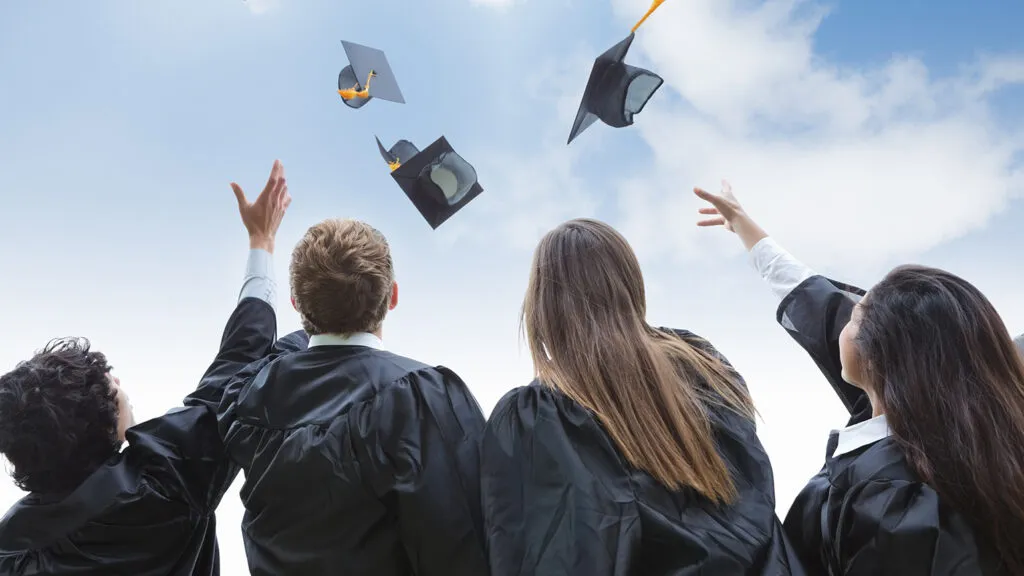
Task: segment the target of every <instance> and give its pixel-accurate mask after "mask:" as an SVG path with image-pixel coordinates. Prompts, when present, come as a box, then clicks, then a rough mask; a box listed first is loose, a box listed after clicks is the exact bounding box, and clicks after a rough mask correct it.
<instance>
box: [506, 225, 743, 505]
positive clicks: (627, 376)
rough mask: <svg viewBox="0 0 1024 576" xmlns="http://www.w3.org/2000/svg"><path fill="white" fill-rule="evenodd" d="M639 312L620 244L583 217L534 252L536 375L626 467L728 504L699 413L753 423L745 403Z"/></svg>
mask: <svg viewBox="0 0 1024 576" xmlns="http://www.w3.org/2000/svg"><path fill="white" fill-rule="evenodd" d="M646 306H647V304H646V300H645V293H644V283H643V276H642V274H641V272H640V264H639V262H638V261H637V258H636V256H635V254H634V253H633V250H632V249H631V248H630V246H629V244H628V243H627V242H626V240H625V238H623V237H622V236H621V235H620V234H619V233H618V232H616V231H615V230H614V229H613V228H612V227H610V226H608V225H607V224H604V223H602V222H598V221H596V220H590V219H577V220H571V221H569V222H566V223H564V224H562V225H561V226H559V227H558V228H555V229H554V230H552V231H551V232H549V233H548V234H547V235H546V236H544V238H543V239H542V240H541V241H540V244H539V245H538V246H537V250H536V252H535V254H534V260H533V267H532V270H531V273H530V282H529V287H528V288H527V293H526V298H525V301H524V304H523V323H524V325H525V328H526V332H527V337H528V339H529V343H530V350H531V353H532V356H533V362H534V366H535V368H536V371H537V375H538V377H539V378H540V380H541V381H542V382H544V383H545V384H546V385H548V386H551V387H553V388H555V389H557V390H560V391H561V392H562V393H564V394H566V395H567V396H569V397H570V398H572V399H573V400H575V401H576V402H578V403H580V404H581V405H583V406H584V407H585V408H587V409H589V410H591V411H592V412H594V414H595V415H596V417H597V418H598V419H599V420H600V421H601V423H602V425H603V426H604V428H605V429H606V430H607V431H608V433H609V435H610V436H611V437H612V439H613V440H614V441H615V443H616V445H617V446H618V448H619V449H620V450H621V452H622V454H623V455H624V456H625V458H626V459H627V460H628V461H629V462H630V464H631V465H632V466H634V467H636V468H638V469H640V470H644V471H646V472H648V473H649V474H651V475H652V476H653V477H655V478H657V479H658V480H659V481H660V482H661V483H662V484H664V485H665V486H667V487H669V488H672V489H679V488H682V487H690V488H693V489H694V490H696V491H697V492H699V493H700V494H702V495H704V496H705V497H707V498H709V499H711V500H714V501H717V502H729V501H731V500H732V499H733V498H734V497H735V487H734V485H733V482H732V478H731V477H730V475H729V472H728V468H727V467H726V465H725V463H724V461H723V460H722V458H721V456H720V455H719V454H718V451H717V449H716V446H715V441H714V438H713V435H712V429H711V424H710V420H709V416H708V413H707V407H708V404H709V403H715V404H724V405H725V406H726V407H728V408H731V409H734V410H736V411H738V412H740V413H741V414H743V415H745V416H747V417H750V418H752V417H753V405H752V403H751V401H750V398H749V396H748V395H747V393H746V391H745V389H744V388H743V387H742V386H740V385H739V382H738V381H737V378H736V376H735V375H734V374H733V373H732V372H731V371H730V370H729V368H728V367H726V366H725V365H724V363H723V362H722V361H721V360H719V359H718V358H716V357H715V356H713V355H712V354H710V353H708V352H705V351H702V350H700V349H697V348H694V347H692V346H690V345H689V344H688V343H686V342H684V341H683V340H681V339H679V338H676V337H675V336H674V335H668V334H665V333H663V332H661V331H658V330H655V329H653V328H651V327H650V326H649V325H648V324H647V322H646V312H647V311H646Z"/></svg>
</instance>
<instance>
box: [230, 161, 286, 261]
mask: <svg viewBox="0 0 1024 576" xmlns="http://www.w3.org/2000/svg"><path fill="white" fill-rule="evenodd" d="M231 189H232V190H234V192H235V199H236V200H238V213H239V215H240V216H241V217H242V223H243V224H244V225H245V229H246V230H248V231H249V238H250V239H251V240H252V241H253V242H254V243H257V242H258V243H260V244H261V245H266V244H269V246H270V248H272V247H273V242H274V238H275V237H276V236H277V229H278V228H279V227H280V226H281V220H283V219H284V214H285V212H286V211H287V210H288V206H289V205H290V204H291V203H292V197H291V195H290V194H288V183H287V181H286V180H285V177H284V166H282V165H281V161H280V160H275V161H274V167H273V168H272V169H271V170H270V178H269V179H268V180H267V185H266V186H264V188H263V191H262V192H260V195H259V196H257V197H256V201H255V202H249V201H248V200H247V199H246V197H245V192H243V191H242V187H241V186H239V185H238V184H236V183H234V182H232V183H231ZM263 247H266V246H263Z"/></svg>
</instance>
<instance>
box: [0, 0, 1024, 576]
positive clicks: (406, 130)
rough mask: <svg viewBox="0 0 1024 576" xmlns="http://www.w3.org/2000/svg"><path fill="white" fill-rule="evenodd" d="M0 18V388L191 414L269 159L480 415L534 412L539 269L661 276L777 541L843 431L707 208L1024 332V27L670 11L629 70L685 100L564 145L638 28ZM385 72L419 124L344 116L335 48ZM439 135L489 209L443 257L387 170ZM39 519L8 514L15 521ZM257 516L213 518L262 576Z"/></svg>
mask: <svg viewBox="0 0 1024 576" xmlns="http://www.w3.org/2000/svg"><path fill="white" fill-rule="evenodd" d="M57 6H58V4H57V3H53V2H28V1H14V2H5V3H2V4H0V173H2V174H3V175H4V182H3V186H4V190H5V192H4V200H5V202H4V211H3V214H6V215H7V217H6V218H4V226H3V227H2V228H0V246H4V249H3V251H2V252H0V275H2V277H3V278H4V279H5V282H3V283H2V284H0V302H3V303H4V304H3V306H2V307H0V310H2V313H0V314H2V315H0V318H2V319H3V320H4V326H5V327H6V330H5V331H4V335H3V336H0V369H4V370H6V369H8V368H9V367H12V366H13V365H14V363H15V362H17V361H18V360H20V359H23V358H25V357H27V356H28V355H29V354H31V352H32V351H33V350H35V349H37V348H39V347H41V346H42V345H43V344H44V343H45V342H46V340H48V339H49V338H51V337H55V336H61V335H69V334H73V335H85V336H88V337H90V338H91V339H93V340H94V342H95V343H96V346H97V347H98V348H100V349H102V350H104V351H105V352H106V353H107V354H108V356H110V358H111V361H112V363H113V365H114V366H115V368H116V370H117V372H118V374H119V376H120V378H121V380H122V382H123V383H124V385H125V386H126V387H127V389H128V390H129V392H130V393H131V395H132V398H133V401H134V403H135V406H136V411H137V415H138V416H139V417H140V419H141V418H147V417H152V416H156V415H158V414H160V413H161V412H163V411H164V410H166V409H167V408H169V407H171V406H172V405H174V404H175V403H177V402H180V399H181V397H182V396H184V395H185V394H187V393H188V391H189V389H190V387H192V386H194V385H195V382H196V379H197V378H198V376H199V375H200V374H201V372H202V371H203V369H204V364H205V363H206V362H208V360H209V358H210V357H211V356H212V354H213V352H214V350H215V347H216V343H217V341H218V338H219V335H220V330H221V323H222V322H223V321H224V319H225V318H226V317H227V315H228V314H229V312H230V309H231V307H232V303H233V301H234V299H235V297H236V296H237V290H238V287H239V282H240V280H241V275H242V271H243V268H244V260H245V251H246V242H245V234H244V232H243V229H242V227H241V225H240V223H238V220H237V213H236V207H235V203H234V199H233V196H232V195H231V191H230V188H229V187H228V183H229V182H230V181H232V180H236V181H238V182H239V183H241V184H242V186H243V187H244V188H245V189H246V191H247V192H249V194H250V195H254V194H256V193H257V192H258V190H259V187H260V185H262V183H263V182H264V181H265V178H266V175H267V173H268V172H269V169H270V166H271V164H272V162H273V160H274V159H275V158H280V159H281V160H282V161H283V162H284V164H285V167H286V170H287V175H288V180H289V188H290V190H291V193H292V196H293V198H294V202H293V204H292V207H291V209H290V212H289V214H288V216H287V218H286V220H285V223H284V225H283V226H282V230H281V233H280V237H279V243H278V250H277V254H276V258H275V262H276V265H277V272H278V279H279V280H278V282H279V291H280V301H279V303H278V304H279V306H278V308H279V312H280V314H279V316H280V323H281V330H282V331H284V330H292V329H295V328H297V327H298V319H297V318H296V316H295V314H294V312H293V311H292V310H291V309H290V307H289V306H288V304H287V276H286V272H287V262H288V254H289V252H290V249H291V247H292V246H293V245H294V243H295V242H296V241H297V240H298V238H299V237H300V236H301V234H302V232H303V231H304V230H305V228H306V227H308V226H309V225H311V224H313V223H315V222H316V221H318V220H320V219H323V218H327V217H334V216H351V217H357V218H362V219H366V220H368V221H370V222H371V223H373V224H374V225H375V226H377V227H378V228H380V229H381V230H382V231H384V232H385V233H386V234H387V235H388V237H389V239H390V240H391V243H392V245H393V251H394V255H395V258H396V263H397V268H398V274H399V282H400V286H401V297H400V304H399V307H398V308H397V309H396V310H395V311H394V312H393V313H392V315H391V316H390V317H389V320H388V322H387V324H386V327H385V342H386V344H387V345H388V347H390V348H392V349H394V350H396V351H398V352H400V353H405V354H409V355H412V356H415V357H418V358H420V359H423V360H425V361H427V362H431V363H437V364H445V365H448V366H450V367H452V368H453V369H455V370H456V371H458V372H459V373H460V374H462V375H463V376H464V378H465V379H466V380H467V382H468V383H469V384H470V386H471V388H473V390H474V392H475V393H476V395H477V397H478V398H479V399H480V402H481V404H482V405H483V406H484V409H485V410H486V411H489V410H490V409H491V407H492V406H493V404H494V402H496V401H497V399H498V398H500V396H501V395H502V394H503V393H504V392H505V391H507V390H508V389H510V388H512V387H514V386H518V385H522V384H525V383H527V382H528V381H529V378H530V375H531V367H530V364H529V360H528V355H527V353H526V350H525V349H523V348H522V347H520V345H519V334H518V332H517V327H518V325H517V320H518V317H517V315H518V310H519V304H520V300H521V297H522V292H523V289H524V287H525V283H526V278H527V272H528V265H529V260H530V255H531V250H532V247H533V245H534V244H535V243H536V241H537V239H538V238H539V236H540V234H542V233H543V232H544V231H545V230H546V229H548V228H550V227H551V226H553V225H555V224H557V223H558V222H560V221H561V220H564V219H567V218H571V217H575V216H597V217H599V218H602V219H606V220H607V221H609V222H611V223H613V224H614V225H616V226H618V227H619V228H620V229H621V230H622V231H623V232H624V233H626V234H627V236H628V238H629V239H630V241H631V242H632V243H633V245H634V247H635V248H636V250H637V252H638V254H639V255H640V257H641V258H642V260H643V263H644V270H645V280H646V282H647V286H648V290H649V308H650V321H651V322H652V323H654V324H659V325H670V326H675V327H681V328H689V329H691V330H694V331H695V332H697V333H700V334H703V335H705V336H707V337H709V338H710V339H711V340H712V341H713V342H714V343H715V344H716V345H717V346H718V347H719V348H720V349H721V350H722V352H723V353H725V354H726V355H727V356H728V357H729V358H730V360H732V361H733V363H734V364H736V365H737V366H738V367H739V368H740V370H741V371H742V372H743V374H744V375H745V377H746V379H747V381H748V383H749V385H750V387H751V390H752V391H753V393H754V396H755V400H756V401H757V402H758V404H759V407H760V410H761V413H762V415H763V417H764V421H763V422H762V423H761V426H760V429H761V433H762V439H763V441H764V443H765V444H766V446H767V447H768V449H769V451H770V454H771V456H772V460H773V462H774V465H775V474H776V481H777V484H776V488H777V492H778V497H779V504H780V513H784V511H785V509H786V508H787V507H788V505H789V502H790V501H791V500H792V497H793V496H794V495H795V493H796V491H797V490H799V488H800V487H801V486H802V485H803V483H804V481H805V480H806V479H807V478H808V477H809V476H810V475H812V474H813V473H814V472H815V471H816V470H817V468H818V467H819V466H820V458H821V454H822V452H823V450H824V445H825V439H826V436H827V433H828V430H829V429H830V428H833V427H837V426H840V425H841V424H842V423H843V420H844V417H843V413H842V409H841V406H840V405H839V403H838V402H837V401H836V400H835V399H834V398H833V397H832V394H831V392H830V391H829V390H828V389H827V387H826V386H825V383H824V381H823V380H822V379H821V378H820V377H818V376H817V374H816V372H815V369H814V367H813V365H812V364H811V363H810V361H809V360H807V359H806V358H804V357H803V356H802V354H801V353H800V352H799V350H797V349H796V347H795V345H793V344H792V343H790V342H789V341H788V340H786V336H785V334H784V333H783V332H782V330H781V328H778V327H777V326H776V325H775V324H774V320H773V319H774V307H775V302H774V300H773V297H772V295H771V294H770V292H769V291H768V290H767V288H766V287H764V286H763V285H762V282H761V280H760V279H759V278H757V276H756V274H754V273H753V272H752V271H751V269H750V267H749V265H748V264H747V263H746V261H745V259H744V255H743V254H742V251H741V249H740V247H739V245H738V242H736V240H735V239H734V238H733V237H731V236H730V235H729V234H727V233H725V232H722V231H721V230H699V229H697V228H696V227H695V226H694V221H695V220H696V217H697V215H696V208H697V207H698V204H697V202H696V200H695V199H694V198H692V194H690V192H689V190H690V189H691V188H692V187H693V186H694V185H700V186H704V187H709V188H711V189H715V188H717V184H718V182H719V180H720V179H721V178H723V177H726V178H729V179H730V180H731V181H732V182H733V186H734V189H735V191H736V194H737V195H738V196H739V198H740V200H742V201H744V203H745V204H746V205H747V207H748V210H749V211H750V212H751V213H752V214H753V215H754V216H755V217H756V218H758V219H759V220H760V221H761V222H762V224H764V226H765V227H766V228H767V229H768V231H769V232H771V233H772V234H773V235H775V236H776V237H777V238H778V239H779V240H780V241H781V242H783V244H784V245H786V246H787V247H788V248H790V249H791V251H793V252H794V253H795V254H796V255H797V256H799V257H802V258H803V259H804V260H805V261H807V262H808V263H809V264H811V265H812V266H814V267H817V268H819V269H820V270H822V271H823V272H826V273H829V274H832V275H835V276H837V277H839V278H841V279H844V280H847V281H852V282H855V283H859V284H862V285H865V286H867V285H870V284H871V283H873V282H874V281H876V280H877V279H878V278H879V277H880V276H881V275H882V274H883V273H884V272H885V271H886V270H887V269H888V268H889V267H891V266H893V265H895V264H898V263H902V262H908V261H915V262H922V263H927V264H932V265H938V266H942V267H945V268H948V269H950V270H953V271H955V272H958V273H960V274H963V275H964V276H965V277H967V278H968V279H970V280H971V281H973V282H975V283H976V284H977V285H978V286H980V287H981V288H982V289H983V290H985V292H986V293H987V294H988V295H989V296H990V298H991V299H992V300H993V302H995V304H996V306H997V308H999V310H1000V312H1001V313H1002V314H1003V315H1004V318H1005V320H1006V323H1007V325H1008V326H1009V328H1010V330H1011V331H1013V332H1014V333H1019V332H1022V331H1024V302H1021V301H1020V288H1019V286H1020V284H1021V283H1022V282H1024V271H1022V267H1021V266H1020V257H1019V247H1020V246H1022V245H1024V232H1022V230H1021V228H1020V227H1019V222H1021V221H1022V219H1024V202H1022V201H1021V199H1020V198H1021V193H1022V191H1024V172H1022V163H1021V160H1022V158H1024V154H1022V152H1024V108H1022V107H1021V106H1020V104H1019V102H1020V101H1021V100H1020V97H1021V95H1022V94H1024V91H1022V89H1021V86H1020V84H1021V83H1022V82H1024V42H1022V41H1021V40H1020V39H1019V27H1018V26H1016V25H1015V23H1017V22H1020V21H1021V20H1022V19H1024V5H1021V4H1020V3H1019V2H1014V1H1011V0H998V1H997V0H989V1H980V0H979V1H977V2H965V1H961V2H952V1H930V2H924V1H907V2H884V1H882V0H856V1H854V0H844V1H833V2H829V3H820V2H811V1H795V0H777V1H772V2H767V3H762V2H755V1H753V0H743V1H740V0H728V1H722V0H668V1H667V2H666V3H665V4H664V5H663V6H662V8H660V9H659V11H658V13H656V15H655V16H654V17H652V18H651V19H650V20H649V21H648V23H647V24H645V26H644V27H643V28H642V29H641V30H640V32H639V34H638V37H637V40H636V43H635V44H634V45H633V48H632V51H631V53H630V56H629V58H628V60H629V61H630V62H631V63H635V64H637V65H641V66H649V67H651V68H652V69H654V70H656V71H657V72H658V73H660V74H662V75H663V76H664V77H665V79H666V84H665V86H664V87H663V88H662V89H661V90H660V91H659V92H658V94H657V95H656V96H655V98H654V99H653V100H652V101H651V103H650V104H649V105H648V107H647V108H646V109H645V110H644V112H643V113H641V114H640V115H639V116H637V124H636V125H635V126H634V127H631V128H627V129H622V130H613V129H611V128H607V127H605V126H603V125H601V124H596V125H594V126H593V127H592V128H591V129H590V130H588V131H587V132H586V133H585V134H584V135H583V136H581V137H580V138H579V139H578V140H577V141H576V142H574V143H573V146H572V147H566V146H565V140H566V138H567V136H568V131H569V127H570V125H571V122H572V117H573V115H574V114H575V111H576V106H577V104H578V100H579V96H580V94H581V93H582V89H583V86H584V84H585V82H586V78H587V75H588V74H589V71H590V65H591V62H592V60H593V58H594V57H595V56H597V55H598V54H600V53H601V52H603V51H604V50H605V49H606V48H608V47H610V46H611V45H613V44H614V43H616V42H617V41H618V40H620V39H621V38H622V37H624V36H625V34H626V33H627V32H628V30H629V27H630V26H631V25H632V23H633V22H634V21H635V20H636V19H637V18H638V17H639V16H640V15H641V14H642V13H643V12H644V10H646V8H647V0H611V1H608V0H601V1H599V2H595V1H593V0H591V1H587V2H584V1H583V0H544V1H541V0H513V1H511V2H508V1H506V2H501V0H489V1H488V3H486V4H480V3H474V2H473V0H437V1H433V2H429V3H428V2H414V1H412V0H394V1H392V2H364V3H356V2H351V1H348V0H346V1H343V2H336V1H334V2H332V1H328V0H292V1H291V2H283V1H274V0H249V2H248V3H246V2H243V1H242V0H188V1H181V0H178V1H168V0H154V1H150V2H145V3H142V2H134V3H130V2H126V1H121V2H115V1H108V0H94V1H92V2H88V3H61V4H60V5H59V6H60V7H59V9H58V8H57ZM342 39H346V40H351V41H354V42H357V43H361V44H367V45H372V46H374V47H378V48H381V49H383V50H385V51H386V52H387V53H388V55H389V58H390V60H391V64H392V67H393V69H394V70H395V73H396V75H397V77H398V80H399V82H400V84H401V86H402V89H403V92H404V94H405V97H406V100H407V104H405V105H397V104H393V103H390V102H383V101H375V102H372V103H371V104H369V105H368V106H366V107H365V108H363V109H361V110H359V111H354V110H350V109H348V108H347V107H345V106H344V105H343V104H342V103H341V102H340V101H339V99H338V96H337V93H336V92H335V89H336V81H337V74H338V71H339V70H340V68H341V67H343V66H344V65H345V63H346V62H345V54H344V51H343V50H342V47H341V43H340V40H342ZM442 134H443V135H445V136H447V137H448V139H449V141H450V142H451V143H452V144H453V146H454V147H455V149H456V150H457V151H458V152H460V153H461V154H462V155H463V156H464V157H465V158H467V159H468V160H469V161H470V162H473V163H474V164H475V165H476V166H477V169H478V172H479V175H480V180H481V183H482V184H483V186H484V188H485V192H484V194H483V195H482V196H480V197H479V198H478V199H477V200H475V201H474V202H473V203H472V204H470V205H469V207H467V208H466V209H465V210H464V211H463V212H461V213H460V214H458V215H457V216H456V217H454V218H453V219H452V220H450V221H449V222H448V223H446V224H445V225H444V226H442V227H441V228H440V229H439V230H437V231H432V230H431V229H430V228H429V226H427V225H426V223H425V222H423V221H422V219H421V218H420V216H419V214H418V213H417V212H416V211H415V209H414V208H413V207H412V205H411V204H409V203H408V201H407V200H406V199H405V197H404V195H403V194H402V193H401V191H400V190H399V188H398V187H397V186H396V185H395V184H394V183H393V182H392V180H391V179H390V177H389V175H388V170H387V167H386V165H384V164H383V162H382V161H381V159H380V157H379V155H378V153H377V151H376V147H375V144H374V141H373V137H374V135H378V136H380V138H381V140H382V141H384V142H386V143H391V142H394V141H396V140H398V139H400V138H407V139H411V140H412V141H414V142H415V143H417V144H418V145H419V146H420V147H425V146H426V145H427V144H429V143H430V142H432V141H433V140H434V139H435V138H437V137H439V136H441V135H442ZM18 497H20V493H19V492H18V491H17V490H16V489H14V488H13V486H11V485H9V484H4V485H3V487H0V503H13V502H14V501H15V500H16V499H17V498H18ZM240 515H241V506H240V504H239V502H238V497H237V492H236V491H234V490H233V491H232V492H230V493H229V494H228V496H227V497H226V498H225V501H224V504H223V506H222V508H221V511H220V513H219V516H220V533H221V535H222V540H223V546H224V552H223V554H224V560H225V566H226V569H225V573H226V574H242V573H244V568H243V567H244V559H243V557H242V549H241V545H240V538H239V531H238V522H239V520H240Z"/></svg>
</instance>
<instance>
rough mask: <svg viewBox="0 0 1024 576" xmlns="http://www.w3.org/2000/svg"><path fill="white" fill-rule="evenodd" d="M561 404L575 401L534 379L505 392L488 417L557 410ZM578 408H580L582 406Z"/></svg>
mask: <svg viewBox="0 0 1024 576" xmlns="http://www.w3.org/2000/svg"><path fill="white" fill-rule="evenodd" d="M562 405H575V402H573V401H572V400H571V399H569V398H567V397H566V396H565V395H564V394H562V393H561V392H558V391H556V390H552V389H551V388H549V387H548V386H545V385H544V384H542V383H541V382H540V381H539V380H534V381H533V382H531V383H530V384H528V385H526V386H519V387H518V388H513V389H512V390H509V391H508V392H506V393H505V395H504V396H502V397H501V399H500V400H498V403H497V404H495V405H494V410H492V411H491V417H490V419H491V420H493V419H495V418H499V419H500V418H514V417H521V416H523V415H537V414H540V413H544V412H557V411H558V410H559V408H560V407H561V406H562ZM579 409H580V410H582V407H580V408H579Z"/></svg>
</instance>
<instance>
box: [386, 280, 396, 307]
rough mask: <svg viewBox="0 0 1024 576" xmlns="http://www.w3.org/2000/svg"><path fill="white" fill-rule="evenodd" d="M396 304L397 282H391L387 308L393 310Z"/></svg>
mask: <svg viewBox="0 0 1024 576" xmlns="http://www.w3.org/2000/svg"><path fill="white" fill-rule="evenodd" d="M395 306H398V282H397V281H395V282H393V283H392V284H391V302H389V303H388V310H394V309H395Z"/></svg>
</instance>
